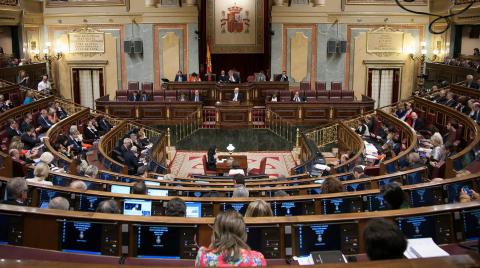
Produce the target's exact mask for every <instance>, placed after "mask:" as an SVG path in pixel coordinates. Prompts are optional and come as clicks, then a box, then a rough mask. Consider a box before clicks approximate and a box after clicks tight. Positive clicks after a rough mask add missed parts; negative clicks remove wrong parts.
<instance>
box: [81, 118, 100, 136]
mask: <svg viewBox="0 0 480 268" xmlns="http://www.w3.org/2000/svg"><path fill="white" fill-rule="evenodd" d="M94 121H95V119H91V120H89V121H88V123H87V126H86V127H85V131H83V135H84V136H85V139H86V140H90V141H95V140H98V139H99V138H100V136H99V134H98V130H97V129H96V128H95V125H94Z"/></svg>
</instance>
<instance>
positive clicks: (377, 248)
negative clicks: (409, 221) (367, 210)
mask: <svg viewBox="0 0 480 268" xmlns="http://www.w3.org/2000/svg"><path fill="white" fill-rule="evenodd" d="M363 238H364V241H365V251H366V253H367V256H368V259H370V260H371V261H376V260H391V259H403V253H404V252H405V250H406V249H407V239H406V237H405V235H404V234H403V232H402V231H401V230H400V229H399V228H398V226H397V225H396V224H394V223H393V222H391V221H387V220H384V219H373V220H370V221H369V222H368V223H367V226H366V227H365V230H364V232H363Z"/></svg>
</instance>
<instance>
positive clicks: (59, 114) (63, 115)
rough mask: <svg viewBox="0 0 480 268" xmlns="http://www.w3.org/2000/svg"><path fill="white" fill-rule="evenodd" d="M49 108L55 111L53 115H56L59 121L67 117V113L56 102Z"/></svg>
mask: <svg viewBox="0 0 480 268" xmlns="http://www.w3.org/2000/svg"><path fill="white" fill-rule="evenodd" d="M50 107H51V108H53V109H54V110H55V113H56V114H57V118H58V119H59V120H62V119H65V118H67V116H68V113H67V112H66V111H65V110H64V109H63V107H62V106H61V105H60V103H58V102H53V103H52V104H51V105H50Z"/></svg>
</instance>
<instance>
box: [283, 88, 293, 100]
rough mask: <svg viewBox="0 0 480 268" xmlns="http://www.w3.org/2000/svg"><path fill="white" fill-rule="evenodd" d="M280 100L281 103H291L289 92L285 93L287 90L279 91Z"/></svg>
mask: <svg viewBox="0 0 480 268" xmlns="http://www.w3.org/2000/svg"><path fill="white" fill-rule="evenodd" d="M280 100H281V101H291V100H292V94H291V93H290V91H287V90H282V91H280Z"/></svg>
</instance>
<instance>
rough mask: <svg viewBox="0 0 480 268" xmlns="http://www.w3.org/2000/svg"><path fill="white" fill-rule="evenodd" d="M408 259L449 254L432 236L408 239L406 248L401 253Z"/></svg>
mask: <svg viewBox="0 0 480 268" xmlns="http://www.w3.org/2000/svg"><path fill="white" fill-rule="evenodd" d="M403 255H404V256H405V257H407V258H408V259H418V258H431V257H442V256H449V254H448V253H447V252H446V251H445V250H443V249H441V248H440V247H439V246H438V245H437V244H435V242H433V240H432V238H430V237H429V238H417V239H408V246H407V250H405V252H404V253H403Z"/></svg>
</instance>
